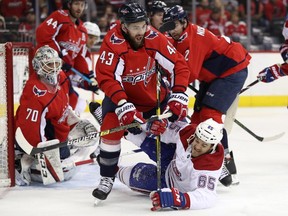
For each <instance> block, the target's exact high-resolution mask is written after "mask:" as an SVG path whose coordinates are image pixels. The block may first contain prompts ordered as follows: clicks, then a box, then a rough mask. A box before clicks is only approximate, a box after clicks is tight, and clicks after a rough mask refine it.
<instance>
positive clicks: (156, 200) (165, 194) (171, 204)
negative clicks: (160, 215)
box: [150, 188, 190, 211]
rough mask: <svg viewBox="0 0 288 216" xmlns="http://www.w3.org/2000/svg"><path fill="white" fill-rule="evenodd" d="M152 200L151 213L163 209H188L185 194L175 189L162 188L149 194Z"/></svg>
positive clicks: (188, 203)
mask: <svg viewBox="0 0 288 216" xmlns="http://www.w3.org/2000/svg"><path fill="white" fill-rule="evenodd" d="M150 199H151V200H152V205H153V207H152V208H151V210H152V211H158V210H161V209H164V208H173V209H175V210H178V209H189V208H190V197H189V195H188V194H187V193H182V192H180V191H179V190H178V189H177V188H171V189H170V188H163V189H161V190H158V191H152V192H151V193H150Z"/></svg>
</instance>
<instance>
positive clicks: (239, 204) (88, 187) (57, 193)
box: [0, 107, 288, 216]
mask: <svg viewBox="0 0 288 216" xmlns="http://www.w3.org/2000/svg"><path fill="white" fill-rule="evenodd" d="M84 115H85V116H88V118H91V119H92V116H91V115H90V114H88V113H87V114H84ZM236 118H237V119H238V120H239V121H240V122H242V123H243V124H244V125H245V126H247V127H248V128H250V129H251V130H252V131H253V132H255V133H256V134H258V135H260V136H264V137H268V136H273V135H275V134H278V133H281V132H286V134H285V135H284V136H283V137H282V138H280V139H278V140H275V141H271V142H259V141H257V140H256V139H255V138H253V137H252V136H251V135H250V134H248V133H247V132H245V131H244V130H243V129H241V128H240V127H239V126H237V125H236V124H234V126H233V130H232V132H231V134H230V145H231V148H232V149H233V152H234V157H235V160H236V165H237V170H238V178H239V179H240V184H239V185H238V186H232V187H230V188H225V187H223V186H222V185H219V187H218V202H217V205H216V206H214V207H213V208H210V209H204V210H181V211H173V210H171V211H162V212H151V211H150V207H151V201H150V199H149V198H148V197H147V196H145V195H142V194H139V193H136V192H133V191H131V190H130V189H128V188H127V187H126V186H124V185H122V184H121V183H120V182H118V180H116V182H115V184H114V188H113V190H112V192H111V194H110V195H109V197H108V199H107V200H106V201H104V202H102V203H101V204H100V205H99V206H97V207H94V205H93V203H94V199H93V197H92V195H91V193H92V191H93V189H94V188H95V187H96V186H97V185H98V180H99V166H98V165H83V166H81V167H78V168H79V172H78V173H77V175H76V176H75V177H74V178H73V179H72V180H70V181H68V182H64V183H59V184H54V185H50V186H45V187H44V186H41V185H39V184H33V185H32V186H26V187H14V188H10V189H8V190H3V189H0V190H1V191H0V215H1V216H31V215H35V216H38V215H39V216H52V215H53V216H93V215H95V216H105V215H117V216H118V215H137V216H140V215H145V216H146V215H164V214H165V215H181V216H184V215H193V216H204V215H205V216H208V215H209V216H228V215H229V216H230V215H232V216H287V215H288V125H287V123H288V110H287V107H277V108H239V109H238V112H237V116H236ZM132 148H135V147H134V146H133V145H132V144H131V143H128V142H126V143H123V144H122V150H123V152H127V151H129V150H131V149H132ZM147 160H148V159H147V157H146V155H144V154H143V153H137V154H132V155H129V156H123V157H122V158H121V164H125V165H129V164H133V163H135V162H138V161H147Z"/></svg>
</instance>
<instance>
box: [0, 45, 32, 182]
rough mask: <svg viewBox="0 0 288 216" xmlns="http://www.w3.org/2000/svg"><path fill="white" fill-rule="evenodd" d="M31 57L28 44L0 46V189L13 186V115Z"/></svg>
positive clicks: (25, 79)
mask: <svg viewBox="0 0 288 216" xmlns="http://www.w3.org/2000/svg"><path fill="white" fill-rule="evenodd" d="M32 57H33V45H32V43H11V42H8V43H5V44H0V77H1V79H0V125H1V129H0V187H9V186H14V185H15V165H14V160H15V155H14V143H15V138H14V131H15V128H14V114H15V109H16V107H17V104H19V99H20V95H21V93H22V89H23V87H24V85H25V83H26V81H27V79H28V77H29V73H30V72H31V71H32V67H31V66H32Z"/></svg>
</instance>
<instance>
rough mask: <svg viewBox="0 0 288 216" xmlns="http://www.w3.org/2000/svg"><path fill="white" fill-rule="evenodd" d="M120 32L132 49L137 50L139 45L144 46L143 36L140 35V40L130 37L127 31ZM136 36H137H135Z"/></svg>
mask: <svg viewBox="0 0 288 216" xmlns="http://www.w3.org/2000/svg"><path fill="white" fill-rule="evenodd" d="M122 34H123V36H124V38H125V39H126V40H127V41H128V43H129V44H130V46H131V47H132V49H133V50H138V49H140V48H141V47H143V46H144V36H143V37H142V39H141V41H138V40H137V41H136V40H135V39H133V38H131V36H130V35H129V34H127V33H125V32H124V31H122ZM136 37H138V36H136Z"/></svg>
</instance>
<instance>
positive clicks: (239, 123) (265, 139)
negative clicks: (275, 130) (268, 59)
mask: <svg viewBox="0 0 288 216" xmlns="http://www.w3.org/2000/svg"><path fill="white" fill-rule="evenodd" d="M258 82H259V81H258V80H255V81H254V82H252V83H251V84H249V85H248V86H247V87H245V88H243V89H242V90H241V91H240V93H239V94H241V93H243V92H244V91H246V90H248V89H249V88H250V87H251V86H253V85H255V84H256V83H258ZM188 87H189V88H190V89H191V90H192V91H194V92H195V93H197V92H198V90H197V89H196V88H195V87H194V86H192V85H189V86H188ZM230 118H231V120H233V121H234V122H235V123H236V124H237V125H238V126H239V127H241V128H242V129H243V130H245V131H246V132H247V133H249V134H250V135H252V136H253V137H254V138H255V139H257V140H258V141H260V142H267V141H273V140H276V139H279V138H280V137H282V136H283V135H284V134H285V132H282V133H280V134H276V135H274V136H271V137H261V136H259V135H257V134H255V133H254V132H252V131H251V130H250V129H249V128H247V127H246V126H245V125H243V124H242V123H241V122H239V121H238V120H237V119H236V118H234V117H233V118H232V117H230Z"/></svg>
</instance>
